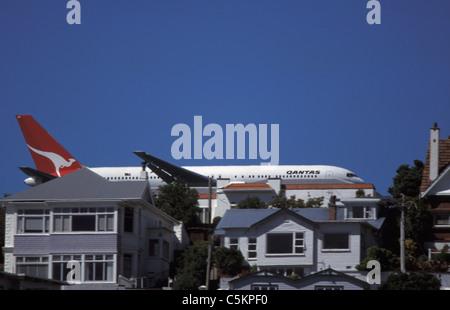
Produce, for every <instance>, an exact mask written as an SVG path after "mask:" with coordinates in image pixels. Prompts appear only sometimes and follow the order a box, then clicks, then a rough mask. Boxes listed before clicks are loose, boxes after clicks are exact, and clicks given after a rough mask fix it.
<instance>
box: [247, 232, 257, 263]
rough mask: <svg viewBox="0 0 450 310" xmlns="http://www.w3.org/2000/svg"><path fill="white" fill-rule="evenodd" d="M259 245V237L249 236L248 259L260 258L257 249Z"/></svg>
mask: <svg viewBox="0 0 450 310" xmlns="http://www.w3.org/2000/svg"><path fill="white" fill-rule="evenodd" d="M253 241H254V242H253ZM257 246H258V238H256V237H248V238H247V259H248V260H256V259H257V258H258V257H257V256H258V254H257V251H256V249H257Z"/></svg>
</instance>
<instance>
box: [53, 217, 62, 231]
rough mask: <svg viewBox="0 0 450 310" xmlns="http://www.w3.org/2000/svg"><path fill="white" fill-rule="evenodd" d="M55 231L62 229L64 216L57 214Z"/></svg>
mask: <svg viewBox="0 0 450 310" xmlns="http://www.w3.org/2000/svg"><path fill="white" fill-rule="evenodd" d="M53 230H54V231H62V216H55V223H54V227H53Z"/></svg>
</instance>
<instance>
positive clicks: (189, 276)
mask: <svg viewBox="0 0 450 310" xmlns="http://www.w3.org/2000/svg"><path fill="white" fill-rule="evenodd" d="M207 258H208V242H207V241H198V242H196V243H194V245H192V246H190V247H189V248H187V249H186V250H185V251H184V252H183V254H182V255H181V260H180V262H179V264H178V265H179V267H178V268H177V270H176V278H175V282H174V285H173V289H175V290H196V289H198V287H199V286H200V285H203V284H205V280H206V268H207ZM211 260H212V265H211V267H212V266H216V267H217V268H218V269H219V270H220V272H221V274H227V275H231V276H235V275H237V274H238V273H240V272H241V271H242V269H243V267H242V263H243V261H244V257H243V255H242V253H241V252H240V251H239V250H235V249H229V248H223V247H219V248H213V251H212V257H211Z"/></svg>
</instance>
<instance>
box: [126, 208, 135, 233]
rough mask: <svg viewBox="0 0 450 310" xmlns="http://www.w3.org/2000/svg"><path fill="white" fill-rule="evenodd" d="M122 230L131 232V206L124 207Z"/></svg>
mask: <svg viewBox="0 0 450 310" xmlns="http://www.w3.org/2000/svg"><path fill="white" fill-rule="evenodd" d="M124 231H125V232H133V208H131V207H126V208H125V219H124Z"/></svg>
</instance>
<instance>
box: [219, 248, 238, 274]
mask: <svg viewBox="0 0 450 310" xmlns="http://www.w3.org/2000/svg"><path fill="white" fill-rule="evenodd" d="M213 261H214V265H215V266H216V267H217V268H219V270H220V273H221V274H226V275H230V276H235V275H237V274H238V273H240V272H242V262H243V261H244V256H242V253H241V251H239V250H237V249H229V248H223V247H221V248H216V249H214V254H213Z"/></svg>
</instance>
